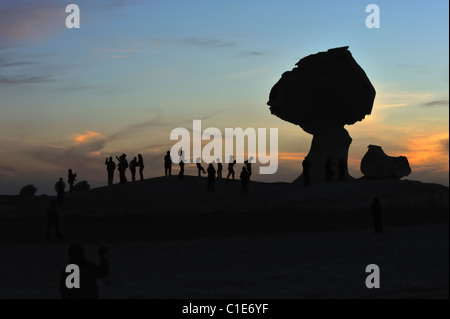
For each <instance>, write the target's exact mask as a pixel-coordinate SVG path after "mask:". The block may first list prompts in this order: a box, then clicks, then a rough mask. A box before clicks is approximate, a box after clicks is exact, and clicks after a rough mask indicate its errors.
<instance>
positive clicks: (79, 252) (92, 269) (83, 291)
mask: <svg viewBox="0 0 450 319" xmlns="http://www.w3.org/2000/svg"><path fill="white" fill-rule="evenodd" d="M98 255H99V257H100V264H99V265H97V264H95V263H93V262H91V261H89V260H86V259H85V258H84V249H83V247H82V246H81V245H80V244H73V245H71V246H70V247H69V262H68V264H75V265H77V266H78V267H79V269H80V272H79V274H80V278H79V279H80V287H79V288H68V287H67V286H66V278H67V276H68V275H70V273H67V272H65V269H64V270H63V271H62V273H61V276H60V282H59V291H60V294H61V299H99V298H100V295H99V293H98V288H97V279H98V278H105V277H108V276H109V249H108V247H100V248H99V249H98Z"/></svg>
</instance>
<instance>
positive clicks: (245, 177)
mask: <svg viewBox="0 0 450 319" xmlns="http://www.w3.org/2000/svg"><path fill="white" fill-rule="evenodd" d="M240 178H241V192H242V195H248V182H249V181H250V174H249V173H248V171H247V168H246V167H245V166H243V167H242V172H241V175H240Z"/></svg>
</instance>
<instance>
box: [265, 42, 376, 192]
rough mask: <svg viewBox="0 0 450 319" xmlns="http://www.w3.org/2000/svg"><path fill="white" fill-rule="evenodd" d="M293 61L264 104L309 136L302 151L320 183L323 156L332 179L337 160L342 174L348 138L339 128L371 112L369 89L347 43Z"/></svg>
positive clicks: (371, 92) (313, 179) (312, 175)
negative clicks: (308, 146) (293, 65)
mask: <svg viewBox="0 0 450 319" xmlns="http://www.w3.org/2000/svg"><path fill="white" fill-rule="evenodd" d="M296 65H297V67H296V68H294V69H292V71H287V72H285V73H284V74H283V75H282V77H281V79H280V80H279V81H278V82H277V83H276V84H275V85H274V86H273V88H272V90H271V92H270V96H269V102H267V104H268V105H269V106H270V111H271V112H272V114H274V115H276V116H278V117H279V118H281V119H283V120H285V121H288V122H291V123H293V124H297V125H299V126H300V127H301V128H302V129H303V130H305V131H306V132H307V133H309V134H312V135H313V140H312V144H311V149H310V151H309V154H308V159H309V162H310V165H311V166H310V180H311V183H320V182H323V181H325V179H326V176H325V175H326V174H325V163H326V162H327V159H328V158H330V159H331V163H332V164H333V166H332V167H333V170H334V174H333V175H332V178H331V179H332V180H335V179H337V178H338V166H339V163H340V162H342V161H344V162H345V166H346V167H345V174H346V175H347V177H348V169H347V158H348V148H349V147H350V144H351V142H352V139H351V137H350V135H349V134H348V132H347V130H346V129H345V128H344V126H345V125H351V124H354V123H355V122H357V121H361V120H363V119H364V117H365V116H366V115H368V114H370V113H371V112H372V106H373V101H374V99H375V89H374V87H373V86H372V84H371V83H370V81H369V79H368V78H367V75H366V73H365V72H364V70H363V69H362V68H361V67H360V66H359V65H358V63H356V61H355V60H354V59H353V57H352V54H351V53H350V51H349V50H348V47H341V48H335V49H330V50H328V51H327V52H319V53H317V54H312V55H309V56H307V57H305V58H303V59H301V60H300V61H299V62H298V63H297V64H296ZM299 179H302V176H300V178H299ZM299 179H297V180H299Z"/></svg>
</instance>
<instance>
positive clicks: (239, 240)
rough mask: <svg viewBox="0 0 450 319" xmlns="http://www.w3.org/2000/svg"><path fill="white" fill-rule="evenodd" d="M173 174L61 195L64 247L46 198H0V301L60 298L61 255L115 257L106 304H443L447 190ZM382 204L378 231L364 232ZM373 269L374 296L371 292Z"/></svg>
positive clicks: (103, 289)
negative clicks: (372, 268)
mask: <svg viewBox="0 0 450 319" xmlns="http://www.w3.org/2000/svg"><path fill="white" fill-rule="evenodd" d="M249 192H250V194H249V195H248V196H242V195H241V193H240V183H239V181H238V180H236V181H234V182H233V181H229V182H226V181H224V180H220V181H217V183H216V191H215V192H214V193H207V192H206V178H201V177H193V176H186V177H185V179H183V180H178V179H177V177H176V176H171V177H160V178H152V179H147V180H144V181H139V182H134V183H128V184H126V185H113V186H111V187H102V188H97V189H92V190H90V191H87V192H81V193H73V194H67V196H66V199H65V203H64V207H63V209H61V210H60V214H61V229H62V232H63V235H64V238H63V239H61V240H57V239H52V240H50V241H49V240H48V239H47V238H46V234H45V227H46V219H45V212H46V209H47V206H48V203H49V201H50V199H51V198H53V197H52V196H37V197H34V198H29V199H23V198H19V197H18V196H1V197H0V209H1V210H0V211H1V213H0V218H1V220H0V255H1V256H2V262H1V263H0V298H59V292H58V280H59V273H60V272H61V270H62V269H63V268H64V267H65V265H66V263H67V248H68V246H69V245H70V244H71V243H74V242H79V243H81V244H83V246H84V247H85V250H86V257H87V258H88V259H90V260H92V261H97V256H96V249H97V248H98V246H100V245H107V246H109V247H110V252H111V256H110V258H111V284H110V285H107V284H106V283H105V281H104V280H99V289H100V295H101V297H102V298H152V299H159V298H169V299H171V298H226V299H228V298H274V299H291V298H293V299H299V298H448V297H449V293H448V292H449V253H448V251H449V247H448V246H449V236H448V235H449V229H448V194H449V192H448V188H447V187H444V186H441V185H437V184H425V183H421V182H417V181H408V180H401V181H394V180H391V181H367V180H354V181H348V182H332V183H327V184H322V185H316V186H312V187H303V186H301V185H298V184H288V183H259V182H251V183H250V186H249ZM374 196H379V197H380V198H381V203H382V214H383V226H384V233H383V234H381V235H375V234H374V233H373V229H372V220H371V215H370V203H371V201H372V198H373V197H374ZM368 264H377V265H378V266H379V267H380V270H381V288H380V289H367V288H366V286H365V278H366V276H367V275H368V274H366V273H365V267H366V266H367V265H368Z"/></svg>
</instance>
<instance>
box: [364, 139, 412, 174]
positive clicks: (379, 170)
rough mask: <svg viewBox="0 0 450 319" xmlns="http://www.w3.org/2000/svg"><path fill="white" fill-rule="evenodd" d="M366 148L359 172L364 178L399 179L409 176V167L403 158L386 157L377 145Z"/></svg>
mask: <svg viewBox="0 0 450 319" xmlns="http://www.w3.org/2000/svg"><path fill="white" fill-rule="evenodd" d="M368 148H369V149H368V150H367V153H366V154H365V155H364V157H363V158H362V160H361V172H362V173H363V174H364V177H365V178H368V179H400V178H402V177H404V176H408V175H409V174H411V167H410V166H409V163H408V159H407V158H406V157H405V156H398V157H392V156H388V155H386V153H384V151H383V149H382V148H381V146H377V145H369V146H368Z"/></svg>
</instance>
